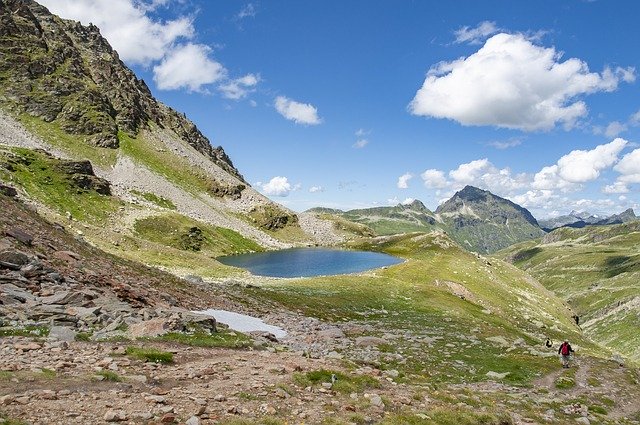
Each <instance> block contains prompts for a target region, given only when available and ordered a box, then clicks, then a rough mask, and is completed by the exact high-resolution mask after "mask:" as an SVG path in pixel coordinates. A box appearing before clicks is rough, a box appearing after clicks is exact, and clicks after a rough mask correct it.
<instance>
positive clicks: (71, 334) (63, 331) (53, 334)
mask: <svg viewBox="0 0 640 425" xmlns="http://www.w3.org/2000/svg"><path fill="white" fill-rule="evenodd" d="M49 338H51V339H56V340H58V341H66V342H71V341H75V340H76V332H75V331H74V330H73V329H71V328H67V327H65V326H51V329H50V330H49Z"/></svg>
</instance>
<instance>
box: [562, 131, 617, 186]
mask: <svg viewBox="0 0 640 425" xmlns="http://www.w3.org/2000/svg"><path fill="white" fill-rule="evenodd" d="M627 143H628V142H627V141H626V140H624V139H621V138H617V139H615V140H613V141H612V142H611V143H607V144H605V145H599V146H597V147H595V148H594V149H592V150H590V151H584V150H575V151H571V152H570V153H568V154H567V155H564V156H563V157H562V158H560V159H559V160H558V175H559V176H560V177H561V178H562V179H563V180H566V181H568V182H570V183H584V182H587V181H590V180H595V179H596V178H598V177H599V176H600V172H601V171H602V170H604V169H606V168H609V167H611V166H612V165H613V164H614V163H615V162H616V161H617V160H618V154H619V153H620V151H622V149H624V148H625V146H626V145H627Z"/></svg>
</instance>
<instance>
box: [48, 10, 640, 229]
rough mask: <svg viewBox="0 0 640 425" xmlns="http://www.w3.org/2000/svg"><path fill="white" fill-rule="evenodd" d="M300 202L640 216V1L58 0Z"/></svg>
mask: <svg viewBox="0 0 640 425" xmlns="http://www.w3.org/2000/svg"><path fill="white" fill-rule="evenodd" d="M41 2H42V3H43V4H44V5H45V6H47V7H49V8H50V10H51V11H52V12H54V13H57V14H59V15H60V16H62V17H65V18H70V19H75V20H80V21H82V22H83V23H85V24H87V23H89V22H92V23H94V24H96V25H97V26H98V27H99V28H100V29H101V32H102V34H103V35H104V36H105V37H106V38H107V39H108V40H109V41H110V42H111V44H112V45H113V46H114V47H115V48H116V50H117V51H118V52H119V54H120V56H121V59H123V60H124V61H125V63H126V64H127V65H129V66H130V67H131V68H132V69H133V70H134V71H135V72H136V73H137V74H138V76H139V77H141V78H143V79H144V80H145V81H146V82H147V84H148V85H149V86H150V88H151V90H152V92H153V94H154V95H155V96H156V97H157V98H158V99H159V100H161V101H163V102H164V103H166V104H168V105H170V106H172V107H173V108H175V109H177V110H179V111H182V112H185V113H186V115H187V117H189V118H190V119H191V120H193V121H194V122H195V123H196V125H197V126H198V127H199V128H200V129H201V130H202V132H203V133H204V134H205V135H206V136H207V137H208V138H209V139H210V140H211V141H212V144H214V145H216V146H217V145H221V146H222V147H223V148H224V149H225V151H226V152H227V153H228V154H229V156H230V157H231V159H232V160H233V162H234V165H236V167H237V168H238V169H239V170H240V172H241V173H242V174H243V175H244V177H245V179H246V180H247V181H248V182H249V183H250V184H251V185H252V186H254V187H255V188H256V189H257V190H259V191H261V192H262V193H264V194H265V195H267V196H269V197H270V198H271V199H273V200H274V201H276V202H279V203H281V204H283V205H285V206H287V207H289V208H291V209H293V210H296V211H303V210H305V209H308V208H311V207H314V206H325V207H333V208H340V209H352V208H364V207H370V206H384V205H395V204H398V203H401V202H406V201H410V200H412V199H419V200H421V201H423V202H424V203H425V204H426V205H427V206H428V207H429V208H431V209H435V208H436V207H437V205H438V203H439V202H441V201H442V200H444V199H446V198H448V197H450V196H451V195H452V194H453V193H454V192H455V191H456V190H459V189H460V188H462V187H463V186H464V185H466V184H472V185H475V186H478V187H481V188H485V189H488V190H491V191H492V192H494V193H496V194H498V195H500V196H504V197H507V198H509V199H511V200H513V201H514V202H517V203H519V204H520V205H523V206H525V207H526V208H528V209H530V210H531V211H532V212H533V214H534V215H535V216H536V217H538V218H544V217H548V216H553V215H559V214H565V213H568V212H569V211H570V210H572V209H576V210H583V211H584V210H586V211H590V212H592V213H599V214H607V213H613V212H620V211H622V210H623V209H625V208H628V207H634V208H636V212H637V213H640V211H639V210H640V206H639V202H640V197H639V196H638V195H639V190H640V144H639V142H640V96H638V94H639V91H638V84H639V81H638V78H637V73H638V70H640V63H639V61H640V55H638V49H637V41H638V40H640V26H638V25H637V23H636V19H637V17H638V16H640V2H636V1H632V0H628V1H615V0H611V1H604V0H599V1H582V0H574V1H555V0H554V1H537V2H525V1H476V2H435V1H409V0H407V1H400V0H398V1H396V0H394V1H392V0H386V1H333V0H330V1H293V0H291V1H264V0H263V1H250V2H246V1H231V0H217V1H206V0H154V1H151V0H149V1H134V0H108V1H98V0H91V1H90V0H42V1H41Z"/></svg>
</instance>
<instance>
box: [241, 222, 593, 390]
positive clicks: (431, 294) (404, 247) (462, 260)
mask: <svg viewBox="0 0 640 425" xmlns="http://www.w3.org/2000/svg"><path fill="white" fill-rule="evenodd" d="M446 243H447V239H446V236H443V235H434V234H431V235H425V234H410V235H404V236H397V237H392V238H385V239H384V240H383V241H382V242H377V241H376V240H374V241H364V240H363V241H360V242H354V243H353V244H351V246H352V247H353V248H360V249H362V248H364V249H374V250H381V251H384V252H387V253H390V254H395V255H399V256H402V257H404V258H405V259H406V261H405V262H404V263H402V264H398V265H395V266H392V267H388V268H387V269H379V270H376V271H375V272H367V273H362V274H355V275H342V276H329V277H316V278H309V279H288V280H286V281H274V282H271V283H269V284H268V285H264V286H263V287H262V288H260V289H253V288H247V289H246V292H247V296H250V297H253V298H256V299H264V298H267V299H269V300H272V301H274V302H277V303H279V304H281V305H283V307H285V308H287V309H291V310H294V311H299V312H300V313H302V314H304V315H307V316H311V317H317V318H319V319H321V320H325V321H328V322H345V321H349V322H353V323H357V324H361V325H369V326H371V328H372V329H384V332H386V333H389V334H392V335H393V334H395V335H402V336H403V337H401V338H397V339H393V340H389V341H388V343H387V344H386V346H382V347H380V354H379V355H378V356H377V359H376V360H375V361H374V365H375V366H376V367H379V368H382V369H396V370H398V371H399V372H400V376H399V377H398V381H399V382H412V383H416V382H429V383H440V382H443V383H444V382H449V383H451V382H458V383H465V382H478V381H485V380H487V376H486V374H487V372H489V371H494V372H498V373H504V372H509V374H508V375H507V376H506V377H505V378H504V382H506V383H509V384H513V385H528V384H529V383H530V382H531V381H532V380H534V379H536V378H537V377H539V376H540V375H542V374H545V373H548V372H550V371H552V370H553V368H554V367H555V364H553V363H552V362H550V361H549V360H548V359H546V358H543V357H539V356H537V355H535V354H531V353H530V352H529V351H530V350H532V349H535V350H538V351H540V349H542V346H543V343H544V339H543V336H542V335H541V332H542V331H541V330H540V329H539V328H538V327H537V326H538V325H537V324H536V322H539V323H542V324H543V325H544V326H546V329H544V332H545V333H548V334H549V335H550V336H551V337H552V339H554V340H557V339H559V338H560V337H563V336H566V335H570V336H571V338H572V341H579V343H580V345H581V349H582V350H593V351H597V347H596V346H595V345H594V344H592V343H589V342H588V341H586V340H584V338H582V337H581V336H580V335H579V333H578V332H575V331H574V330H573V328H572V324H571V319H570V315H569V314H567V313H568V312H567V310H566V309H565V308H564V307H563V306H562V304H561V303H560V302H559V301H558V300H556V299H554V298H553V297H550V294H549V293H548V292H546V291H544V290H541V289H540V288H539V287H537V286H535V285H534V284H532V283H531V281H530V280H528V278H527V277H526V276H525V275H524V274H523V273H522V272H521V271H519V270H518V269H516V268H514V267H512V266H509V265H507V264H504V263H501V262H499V261H494V262H493V263H492V265H490V266H489V265H487V262H486V261H485V260H483V259H481V258H478V257H476V256H475V255H473V254H470V253H467V252H464V251H462V250H460V249H459V248H457V247H456V246H455V245H453V244H450V245H446ZM443 246H445V248H443ZM454 283H455V285H457V286H453V287H454V288H464V289H465V290H467V291H468V295H469V296H468V297H465V298H464V299H463V298H461V297H460V296H457V295H456V294H454V293H452V289H451V286H450V284H454ZM487 311H490V314H489V313H487ZM368 334H370V335H373V336H383V335H382V333H381V332H380V333H376V332H375V331H370V332H368ZM538 335H539V336H538ZM494 336H501V337H503V338H506V340H507V341H508V342H513V341H514V340H516V339H518V338H520V339H521V340H522V343H521V347H520V348H518V347H515V348H516V349H515V350H510V351H509V352H507V351H506V348H507V347H505V348H503V347H500V346H499V345H497V344H495V343H492V342H489V341H487V340H486V338H489V337H494ZM536 336H538V337H537V338H536ZM425 338H428V339H429V340H430V341H431V342H430V343H428V344H426V343H424V342H423V341H424V340H425ZM510 345H511V344H510ZM385 351H389V353H387V352H385ZM343 354H345V355H346V356H347V357H349V356H352V354H351V353H349V352H345V353H343ZM396 354H397V355H400V356H401V357H399V358H397V357H395V355H396ZM354 358H355V359H356V361H357V359H358V357H357V355H355V356H354ZM455 360H458V361H459V362H456V361H455Z"/></svg>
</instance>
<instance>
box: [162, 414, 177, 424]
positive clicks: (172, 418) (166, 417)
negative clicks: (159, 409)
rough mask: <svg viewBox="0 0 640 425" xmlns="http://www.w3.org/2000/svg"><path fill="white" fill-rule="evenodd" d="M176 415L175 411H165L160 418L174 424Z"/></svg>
mask: <svg viewBox="0 0 640 425" xmlns="http://www.w3.org/2000/svg"><path fill="white" fill-rule="evenodd" d="M176 417H177V416H176V415H175V413H165V414H164V415H162V418H160V423H163V424H172V423H174V422H175V421H176Z"/></svg>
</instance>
